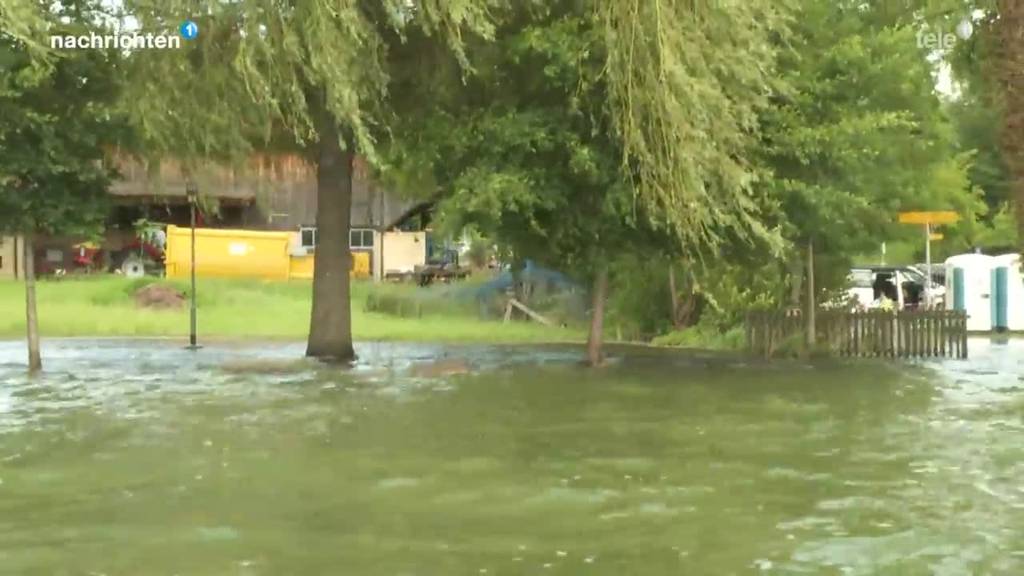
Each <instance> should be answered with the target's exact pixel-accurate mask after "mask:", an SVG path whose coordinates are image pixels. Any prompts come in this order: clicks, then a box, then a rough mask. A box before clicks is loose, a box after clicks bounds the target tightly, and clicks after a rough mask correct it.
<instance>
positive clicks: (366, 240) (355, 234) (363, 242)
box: [348, 229, 373, 250]
mask: <svg viewBox="0 0 1024 576" xmlns="http://www.w3.org/2000/svg"><path fill="white" fill-rule="evenodd" d="M348 245H349V248H351V249H353V250H370V249H372V248H373V230H366V229H357V230H349V233H348Z"/></svg>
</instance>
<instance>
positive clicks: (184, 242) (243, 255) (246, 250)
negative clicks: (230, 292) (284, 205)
mask: <svg viewBox="0 0 1024 576" xmlns="http://www.w3.org/2000/svg"><path fill="white" fill-rule="evenodd" d="M291 237H292V235H291V233H289V232H257V231H253V230H220V229H213V228H196V275H198V276H207V277H212V276H217V277H245V278H266V279H270V280H287V279H288V277H289V273H290V270H291V262H290V257H289V253H288V247H289V244H290V243H291ZM191 242H192V230H191V229H190V228H179V227H177V226H168V227H167V250H166V252H165V255H164V262H165V264H166V268H167V277H168V278H184V277H186V276H188V275H189V273H190V271H191V265H190V263H191Z"/></svg>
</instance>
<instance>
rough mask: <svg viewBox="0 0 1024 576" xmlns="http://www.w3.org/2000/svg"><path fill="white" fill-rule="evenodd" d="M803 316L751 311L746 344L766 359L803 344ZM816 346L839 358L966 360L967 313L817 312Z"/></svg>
mask: <svg viewBox="0 0 1024 576" xmlns="http://www.w3.org/2000/svg"><path fill="white" fill-rule="evenodd" d="M804 323H805V321H804V318H803V317H802V315H801V314H800V313H799V311H795V310H787V311H763V312H751V313H750V314H749V315H748V316H747V346H748V347H749V349H750V351H751V352H753V353H755V354H759V355H762V356H764V357H766V358H767V357H771V356H774V355H775V354H776V353H777V352H779V351H780V350H782V349H784V348H787V347H789V346H791V345H792V344H793V343H794V342H796V343H802V342H803V339H804V337H805V335H804V330H805V326H804ZM814 325H815V334H816V337H817V338H816V340H817V345H818V346H819V347H821V348H822V349H825V350H828V351H829V352H831V353H833V354H836V355H839V356H850V357H861V358H870V357H891V358H921V357H941V356H948V357H953V358H966V357H967V315H966V314H965V313H964V312H963V311H959V310H922V311H904V312H889V311H882V310H868V311H855V312H848V311H845V310H819V311H817V312H816V313H815V323H814Z"/></svg>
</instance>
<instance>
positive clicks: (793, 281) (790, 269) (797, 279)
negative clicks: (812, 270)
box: [786, 250, 804, 308]
mask: <svg viewBox="0 0 1024 576" xmlns="http://www.w3.org/2000/svg"><path fill="white" fill-rule="evenodd" d="M801 260H802V258H801V257H800V251H799V250H796V251H795V252H794V253H793V256H792V258H790V259H789V261H788V262H787V263H786V270H787V276H788V277H789V297H788V302H787V304H788V305H789V306H792V307H794V308H797V307H799V306H800V295H801V294H803V291H804V290H803V283H804V265H803V263H802V262H801Z"/></svg>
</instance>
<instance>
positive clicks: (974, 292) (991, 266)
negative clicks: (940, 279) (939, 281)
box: [946, 254, 996, 332]
mask: <svg viewBox="0 0 1024 576" xmlns="http://www.w3.org/2000/svg"><path fill="white" fill-rule="evenodd" d="M995 262H996V260H995V258H994V257H992V256H986V255H984V254H959V255H957V256H950V257H949V258H947V259H946V309H947V310H963V311H965V312H967V330H968V331H969V332H988V331H990V330H992V320H993V316H994V314H993V305H992V285H993V282H992V277H993V275H994V271H995Z"/></svg>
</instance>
